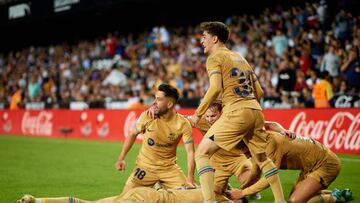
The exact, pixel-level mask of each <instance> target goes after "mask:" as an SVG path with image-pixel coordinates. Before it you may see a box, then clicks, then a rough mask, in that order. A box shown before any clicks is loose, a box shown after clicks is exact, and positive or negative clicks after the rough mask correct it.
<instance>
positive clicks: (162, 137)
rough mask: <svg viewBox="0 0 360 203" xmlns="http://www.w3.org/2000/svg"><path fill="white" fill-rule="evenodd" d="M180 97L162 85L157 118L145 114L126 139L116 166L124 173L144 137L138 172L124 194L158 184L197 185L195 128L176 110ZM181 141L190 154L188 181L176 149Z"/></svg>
mask: <svg viewBox="0 0 360 203" xmlns="http://www.w3.org/2000/svg"><path fill="white" fill-rule="evenodd" d="M178 98H179V93H178V91H177V90H176V89H175V88H174V87H172V86H170V85H167V84H162V85H160V86H159V88H158V91H157V92H156V98H155V102H154V108H155V113H156V115H157V118H155V119H152V118H150V117H149V116H148V115H147V113H146V112H143V113H142V114H141V116H140V117H139V119H138V121H137V122H136V128H135V129H134V131H133V132H132V133H130V135H129V136H128V137H127V138H126V140H125V143H124V146H123V148H122V150H121V153H120V155H119V159H118V161H117V162H116V164H115V167H116V169H118V170H120V171H122V170H125V161H124V160H125V157H126V154H127V153H128V151H129V150H130V149H131V147H132V145H133V144H134V142H135V139H136V136H137V135H138V134H140V133H143V134H144V138H143V144H142V146H141V149H140V151H139V155H138V157H137V159H136V166H135V169H134V171H133V172H132V174H131V175H130V177H129V178H128V180H127V182H126V185H125V187H124V189H123V192H126V191H128V190H129V189H131V188H134V187H139V186H153V185H154V184H155V183H156V182H158V181H160V182H161V184H163V185H164V186H165V187H166V188H178V187H181V186H182V185H184V184H190V185H191V186H194V170H195V162H194V143H193V138H192V129H191V125H190V123H189V121H188V120H186V118H184V117H183V116H182V115H179V114H177V113H176V111H175V109H174V107H175V104H176V102H177V100H178ZM181 138H182V139H183V142H184V144H185V149H186V152H187V163H188V164H187V165H188V176H187V178H186V177H185V175H184V173H183V171H182V170H181V168H180V167H179V166H178V165H177V164H176V148H177V145H178V143H179V141H180V139H181Z"/></svg>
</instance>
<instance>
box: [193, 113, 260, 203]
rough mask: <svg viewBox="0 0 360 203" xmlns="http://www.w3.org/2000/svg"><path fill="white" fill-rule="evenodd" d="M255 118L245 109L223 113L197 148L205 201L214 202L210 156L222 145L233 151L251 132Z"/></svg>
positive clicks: (199, 172)
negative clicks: (248, 114) (249, 115)
mask: <svg viewBox="0 0 360 203" xmlns="http://www.w3.org/2000/svg"><path fill="white" fill-rule="evenodd" d="M253 121H254V120H252V119H251V118H250V119H249V118H248V117H247V111H246V110H245V109H241V110H234V111H231V112H227V113H225V112H224V113H223V114H222V115H221V116H220V118H219V119H218V120H217V121H216V122H215V123H214V124H213V125H212V126H211V128H210V129H209V130H208V132H207V133H206V135H205V137H204V138H203V139H202V141H201V143H200V145H199V147H198V149H197V150H196V158H195V161H196V167H197V169H198V174H199V179H200V184H201V188H202V191H203V195H204V199H205V201H208V202H212V201H214V198H215V196H214V195H215V193H214V172H213V167H212V166H211V164H210V160H209V158H210V156H212V154H213V153H214V152H215V151H217V150H218V149H219V148H220V147H221V148H223V149H225V150H227V151H231V150H233V149H234V148H235V147H236V145H237V144H238V143H239V142H240V141H241V140H242V139H243V137H244V136H245V135H246V134H248V133H249V129H251V128H252V127H251V126H253V125H254V122H253Z"/></svg>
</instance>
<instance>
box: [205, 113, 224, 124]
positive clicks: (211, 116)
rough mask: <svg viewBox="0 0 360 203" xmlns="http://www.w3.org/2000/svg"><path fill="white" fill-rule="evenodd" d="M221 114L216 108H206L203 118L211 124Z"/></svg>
mask: <svg viewBox="0 0 360 203" xmlns="http://www.w3.org/2000/svg"><path fill="white" fill-rule="evenodd" d="M220 116H221V112H220V111H218V110H217V109H208V110H207V111H206V112H205V119H206V121H207V122H208V123H209V124H210V125H212V124H214V123H215V121H217V120H218V119H219V118H220Z"/></svg>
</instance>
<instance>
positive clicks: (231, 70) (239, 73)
mask: <svg viewBox="0 0 360 203" xmlns="http://www.w3.org/2000/svg"><path fill="white" fill-rule="evenodd" d="M206 67H207V69H208V72H209V75H211V74H212V72H213V71H220V73H221V75H222V83H223V84H222V85H223V89H222V95H221V96H222V98H221V99H222V104H223V112H228V111H231V110H235V109H237V108H252V109H259V110H261V107H260V104H259V102H258V101H257V100H256V97H255V93H254V87H253V83H254V80H255V79H254V78H253V71H252V68H251V67H250V65H249V64H248V62H247V61H246V60H245V59H244V58H243V57H242V56H240V55H239V54H237V53H235V52H232V51H230V50H229V49H227V48H219V49H217V50H216V51H215V52H214V53H212V54H211V55H210V56H209V57H208V59H207V62H206Z"/></svg>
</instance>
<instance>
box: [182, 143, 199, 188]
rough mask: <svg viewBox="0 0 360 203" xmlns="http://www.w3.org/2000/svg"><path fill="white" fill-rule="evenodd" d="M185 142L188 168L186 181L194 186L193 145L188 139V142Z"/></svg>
mask: <svg viewBox="0 0 360 203" xmlns="http://www.w3.org/2000/svg"><path fill="white" fill-rule="evenodd" d="M184 144H185V150H186V153H187V168H188V174H187V183H188V184H190V185H191V186H193V187H195V186H196V185H195V178H194V172H195V147H194V142H193V141H188V143H184Z"/></svg>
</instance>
